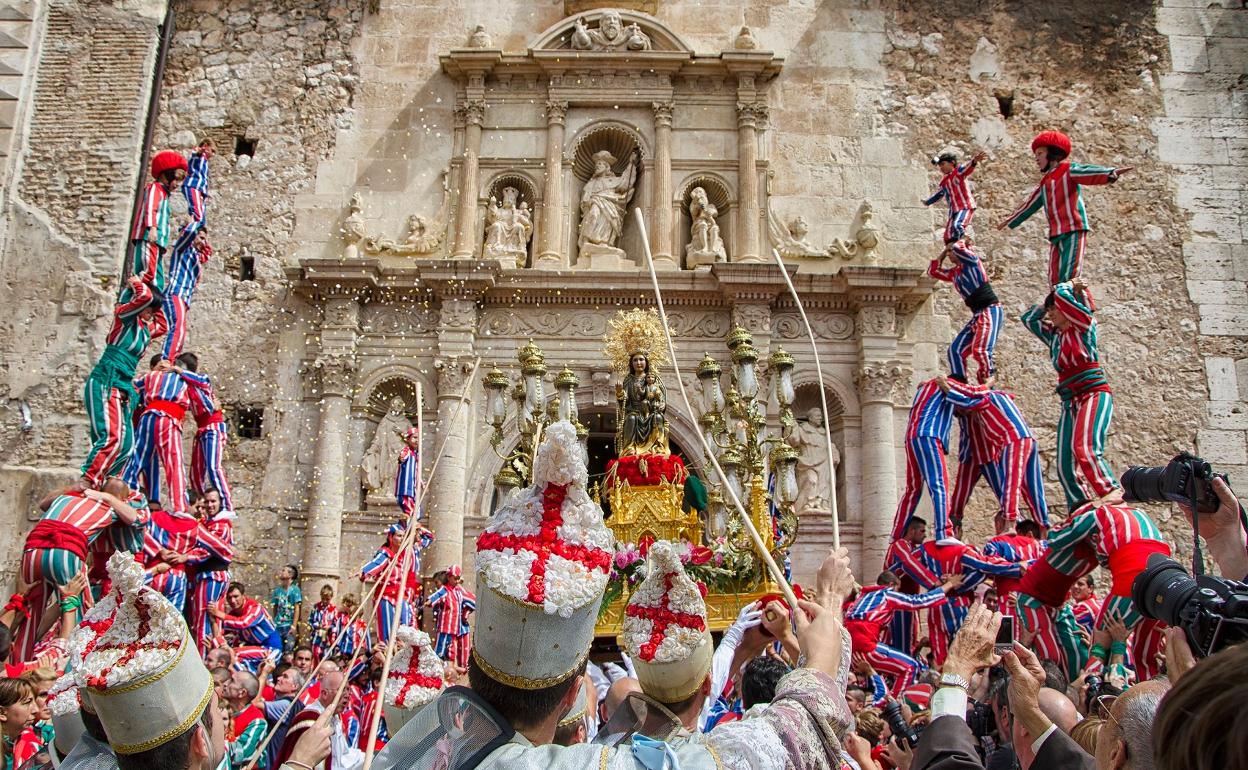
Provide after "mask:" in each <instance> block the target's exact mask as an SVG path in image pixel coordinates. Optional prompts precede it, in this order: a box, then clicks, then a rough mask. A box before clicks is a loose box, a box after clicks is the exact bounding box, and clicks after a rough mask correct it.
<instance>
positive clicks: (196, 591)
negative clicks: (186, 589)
mask: <svg viewBox="0 0 1248 770" xmlns="http://www.w3.org/2000/svg"><path fill="white" fill-rule="evenodd" d="M234 518H235V516H234V514H233V513H232V512H231V511H226V510H222V511H220V512H219V513H217V515H216V516H213V517H212V519H210V520H209V521H201V522H200V523H199V529H198V530H196V540H195V547H194V548H192V549H191V553H190V556H191V559H190V561H188V562H187V564H188V565H189V566H190V568H191V569H192V570H193V571H194V575H193V577H192V578H191V611H190V616H191V633H192V634H194V636H195V641H196V642H197V643H198V644H199V646H200V650H201V651H204V652H206V651H207V645H208V643H209V640H210V639H211V638H212V636H213V629H212V616H211V615H209V614H208V608H209V607H212V606H215V605H217V603H218V602H219V601H220V600H221V597H222V596H225V592H226V590H227V589H228V588H229V585H230V562H232V561H233V560H234Z"/></svg>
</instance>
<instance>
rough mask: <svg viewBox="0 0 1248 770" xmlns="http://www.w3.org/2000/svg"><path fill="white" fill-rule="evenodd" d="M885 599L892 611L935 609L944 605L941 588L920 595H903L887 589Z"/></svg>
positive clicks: (944, 596) (943, 592) (943, 594)
mask: <svg viewBox="0 0 1248 770" xmlns="http://www.w3.org/2000/svg"><path fill="white" fill-rule="evenodd" d="M884 596H885V599H886V600H887V602H888V605H889V607H890V608H892V609H894V610H903V611H904V610H921V609H923V608H924V607H936V606H939V605H941V604H944V603H945V599H946V595H945V590H944V589H943V588H933V589H932V590H930V591H926V592H924V593H921V594H905V593H902V592H901V591H893V590H892V589H889V590H888V591H887V592H886V593H885V594H884Z"/></svg>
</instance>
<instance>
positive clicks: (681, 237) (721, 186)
mask: <svg viewBox="0 0 1248 770" xmlns="http://www.w3.org/2000/svg"><path fill="white" fill-rule="evenodd" d="M698 187H701V188H702V189H704V190H706V198H707V200H708V201H710V202H711V203H712V204H714V205H715V208H716V209H717V210H718V211H719V215H718V216H717V217H715V223H716V224H718V225H719V237H720V238H721V239H722V240H723V242H724V250H725V251H726V252H728V254H730V255H731V254H732V235H733V233H734V232H735V231H736V227H735V224H736V216H737V211H736V209H737V206H736V196H735V194H734V193H735V191H734V190H733V188H732V185H730V184H729V183H728V180H726V179H724V178H723V177H722V176H720V175H719V174H715V173H712V172H709V171H698V172H695V173H693V174H690V175H689V176H687V177H685V179H684V180H683V181H682V182H681V183H680V184H679V185H677V187H676V196H675V199H674V200H673V205H674V206H677V207H679V209H678V213H677V216H678V217H679V220H680V225H679V229H678V232H677V238H676V253H677V254H680V255H684V253H685V247H686V246H688V245H689V239H690V229H691V228H692V226H693V216H692V215H691V214H690V212H689V202H690V197H691V194H692V193H693V191H694V189H695V188H698Z"/></svg>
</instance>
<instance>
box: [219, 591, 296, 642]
mask: <svg viewBox="0 0 1248 770" xmlns="http://www.w3.org/2000/svg"><path fill="white" fill-rule="evenodd" d="M221 630H222V631H225V632H226V633H233V634H234V635H235V636H236V637H238V641H239V644H249V645H255V646H258V647H264V648H266V649H267V650H270V651H273V652H275V653H276V654H278V655H281V654H282V635H281V634H279V633H277V626H276V625H274V623H273V618H272V616H270V615H269V611H268V610H266V609H265V608H264V607H263V605H261V604H260V602H258V601H256V600H255V599H253V598H251V597H250V596H248V597H245V598H244V599H243V609H242V611H240V612H238V613H235V612H234V610H232V609H227V610H226V613H225V617H224V618H222V619H221Z"/></svg>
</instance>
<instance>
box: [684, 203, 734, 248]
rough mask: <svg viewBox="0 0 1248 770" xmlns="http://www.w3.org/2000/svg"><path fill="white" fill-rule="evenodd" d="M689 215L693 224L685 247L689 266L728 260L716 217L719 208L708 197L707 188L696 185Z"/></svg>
mask: <svg viewBox="0 0 1248 770" xmlns="http://www.w3.org/2000/svg"><path fill="white" fill-rule="evenodd" d="M689 216H690V217H692V218H693V224H692V225H691V226H690V228H689V245H688V246H686V247H685V262H686V263H687V264H688V266H689V267H693V266H695V265H706V264H710V263H712V262H727V261H728V254H727V252H726V251H724V241H723V239H722V238H720V236H719V225H718V224H717V223H716V222H715V217H717V216H719V209H717V208H716V207H715V204H714V203H711V201H710V199H708V198H707V197H706V190H705V189H704V188H702V187H695V188H693V191H692V192H690V193H689Z"/></svg>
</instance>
